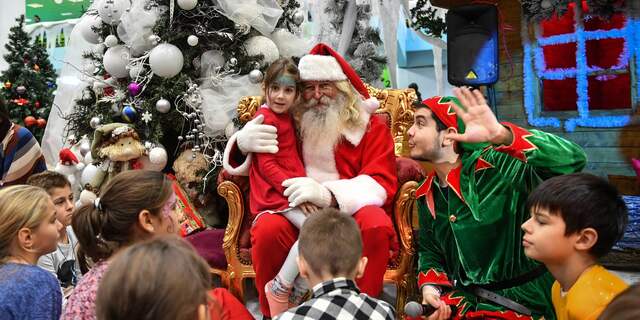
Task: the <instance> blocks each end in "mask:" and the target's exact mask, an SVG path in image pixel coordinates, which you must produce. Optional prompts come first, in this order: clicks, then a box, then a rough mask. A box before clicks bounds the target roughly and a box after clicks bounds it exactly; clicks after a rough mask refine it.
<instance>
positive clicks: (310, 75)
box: [298, 43, 380, 112]
mask: <svg viewBox="0 0 640 320" xmlns="http://www.w3.org/2000/svg"><path fill="white" fill-rule="evenodd" d="M298 69H299V70H300V79H302V81H341V80H349V82H350V83H351V85H352V86H353V88H355V89H356V91H358V93H360V95H361V96H362V98H363V100H364V103H363V107H364V108H365V109H366V110H367V111H369V112H373V111H375V110H376V109H378V106H379V105H380V103H379V102H378V100H377V99H376V98H372V97H371V96H370V95H369V91H368V90H367V87H366V86H365V85H364V82H362V79H360V76H358V74H357V73H356V71H355V70H353V68H351V66H350V65H349V63H348V62H347V61H346V60H345V59H344V58H343V57H342V56H341V55H340V54H339V53H337V52H336V51H335V50H333V49H332V48H331V47H329V46H328V45H326V44H324V43H318V44H317V45H316V46H315V47H313V49H311V51H310V52H309V54H307V55H305V56H303V57H302V58H300V62H299V63H298Z"/></svg>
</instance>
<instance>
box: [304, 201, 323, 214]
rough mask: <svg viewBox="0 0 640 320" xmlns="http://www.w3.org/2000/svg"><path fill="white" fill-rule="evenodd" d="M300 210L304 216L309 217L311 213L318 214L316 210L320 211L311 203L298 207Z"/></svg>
mask: <svg viewBox="0 0 640 320" xmlns="http://www.w3.org/2000/svg"><path fill="white" fill-rule="evenodd" d="M300 209H301V210H302V212H303V213H304V214H305V215H307V216H308V215H310V214H312V213H316V212H318V210H320V207H318V206H316V205H315V204H313V203H311V202H305V203H303V204H301V205H300Z"/></svg>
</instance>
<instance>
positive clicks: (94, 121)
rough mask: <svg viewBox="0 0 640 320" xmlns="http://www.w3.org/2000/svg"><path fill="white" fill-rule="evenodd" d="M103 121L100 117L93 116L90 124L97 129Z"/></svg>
mask: <svg viewBox="0 0 640 320" xmlns="http://www.w3.org/2000/svg"><path fill="white" fill-rule="evenodd" d="M101 122H102V121H100V118H98V117H93V118H91V120H89V125H90V126H91V128H93V129H95V128H97V127H99V126H100V123H101Z"/></svg>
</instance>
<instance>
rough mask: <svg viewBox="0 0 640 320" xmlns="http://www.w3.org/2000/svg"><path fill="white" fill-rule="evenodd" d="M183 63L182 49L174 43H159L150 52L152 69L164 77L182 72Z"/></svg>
mask: <svg viewBox="0 0 640 320" xmlns="http://www.w3.org/2000/svg"><path fill="white" fill-rule="evenodd" d="M183 63H184V57H183V56H182V51H180V49H178V47H176V46H174V45H172V44H168V43H163V44H159V45H157V46H156V47H155V48H153V49H152V50H151V53H150V54H149V65H150V66H151V71H153V73H155V74H157V75H159V76H161V77H163V78H171V77H173V76H175V75H177V74H178V73H180V71H181V70H182V64H183Z"/></svg>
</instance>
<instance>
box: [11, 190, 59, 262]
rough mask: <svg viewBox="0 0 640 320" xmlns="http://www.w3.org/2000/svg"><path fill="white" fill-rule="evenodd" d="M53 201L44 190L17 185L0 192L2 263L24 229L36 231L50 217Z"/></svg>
mask: <svg viewBox="0 0 640 320" xmlns="http://www.w3.org/2000/svg"><path fill="white" fill-rule="evenodd" d="M50 201H51V199H50V198H49V194H47V192H46V191H44V189H42V188H39V187H34V186H27V185H17V186H11V187H6V188H3V189H2V190H0V263H4V262H5V261H6V260H7V259H8V258H9V255H10V252H9V249H10V246H11V243H12V242H13V241H14V240H15V239H16V238H17V236H18V231H20V229H22V228H29V229H31V230H34V229H36V228H38V226H40V224H41V223H42V222H44V220H45V219H46V218H47V217H48V216H49V215H48V213H50V212H47V206H48V204H49V202H50Z"/></svg>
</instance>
